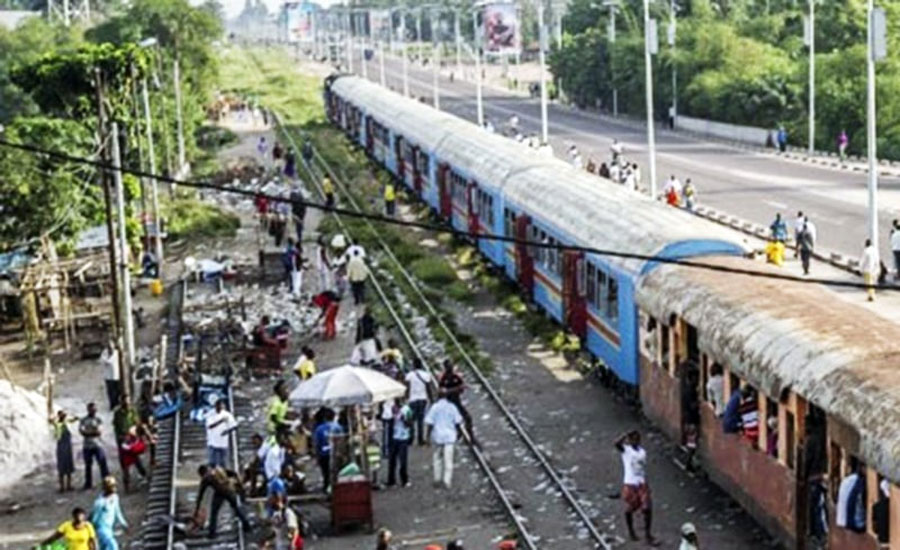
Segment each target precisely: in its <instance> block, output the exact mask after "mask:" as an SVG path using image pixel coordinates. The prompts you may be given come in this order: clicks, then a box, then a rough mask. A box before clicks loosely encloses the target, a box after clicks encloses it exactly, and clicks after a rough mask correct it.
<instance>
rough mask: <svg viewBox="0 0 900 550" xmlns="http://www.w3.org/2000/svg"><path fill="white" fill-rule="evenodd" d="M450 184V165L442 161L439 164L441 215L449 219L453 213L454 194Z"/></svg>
mask: <svg viewBox="0 0 900 550" xmlns="http://www.w3.org/2000/svg"><path fill="white" fill-rule="evenodd" d="M450 186H451V183H450V165H448V164H447V163H446V162H442V163H440V164H439V165H438V187H439V189H440V192H441V203H440V204H441V217H442V218H444V219H447V220H449V219H450V216H452V215H453V194H452V191H451V189H450Z"/></svg>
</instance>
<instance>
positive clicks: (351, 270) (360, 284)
mask: <svg viewBox="0 0 900 550" xmlns="http://www.w3.org/2000/svg"><path fill="white" fill-rule="evenodd" d="M344 255H345V256H346V258H347V279H348V280H349V281H350V290H351V292H352V293H353V303H354V304H355V305H360V304H362V303H363V302H365V289H366V278H367V277H368V276H369V268H368V267H366V262H365V258H366V250H365V249H364V248H363V247H361V246H359V245H357V244H354V245H351V246H350V248H348V249H347V252H346V253H345V254H344Z"/></svg>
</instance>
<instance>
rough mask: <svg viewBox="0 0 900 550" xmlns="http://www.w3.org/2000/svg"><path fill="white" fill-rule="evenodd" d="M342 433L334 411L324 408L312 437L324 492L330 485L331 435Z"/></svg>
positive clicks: (342, 430)
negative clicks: (320, 420)
mask: <svg viewBox="0 0 900 550" xmlns="http://www.w3.org/2000/svg"><path fill="white" fill-rule="evenodd" d="M342 433H344V429H343V428H341V425H340V424H338V423H337V422H335V420H334V411H333V410H331V409H325V411H324V412H323V413H322V422H321V423H319V425H318V426H316V431H315V433H314V435H313V438H314V439H315V443H316V457H317V458H318V460H319V470H321V472H322V490H323V491H325V492H326V493H327V492H328V489H329V486H330V485H331V437H332V436H335V435H341V434H342Z"/></svg>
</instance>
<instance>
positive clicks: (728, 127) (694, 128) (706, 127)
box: [675, 115, 774, 147]
mask: <svg viewBox="0 0 900 550" xmlns="http://www.w3.org/2000/svg"><path fill="white" fill-rule="evenodd" d="M675 127H676V128H677V129H679V130H687V131H688V132H694V133H697V134H702V135H705V136H711V137H717V138H722V139H728V140H732V141H741V142H744V143H752V144H754V145H759V146H762V147H764V146H765V145H766V138H767V136H768V135H769V130H767V129H765V128H755V127H753V126H738V125H737V124H727V123H725V122H715V121H712V120H704V119H702V118H691V117H686V116H681V115H678V116H677V117H676V118H675ZM773 132H774V131H773ZM773 137H774V134H773Z"/></svg>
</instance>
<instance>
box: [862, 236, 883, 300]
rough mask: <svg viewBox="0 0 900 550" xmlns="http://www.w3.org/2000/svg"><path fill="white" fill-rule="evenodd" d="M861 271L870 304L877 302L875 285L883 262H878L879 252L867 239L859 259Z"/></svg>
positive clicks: (870, 240)
mask: <svg viewBox="0 0 900 550" xmlns="http://www.w3.org/2000/svg"><path fill="white" fill-rule="evenodd" d="M859 271H860V273H862V276H863V282H865V283H866V294H868V299H869V301H870V302H873V301H875V283H876V282H877V281H878V274H879V272H880V271H881V262H880V261H879V260H878V250H876V249H875V247H874V246H872V239H866V245H865V248H863V253H862V256H861V257H860V258H859Z"/></svg>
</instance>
